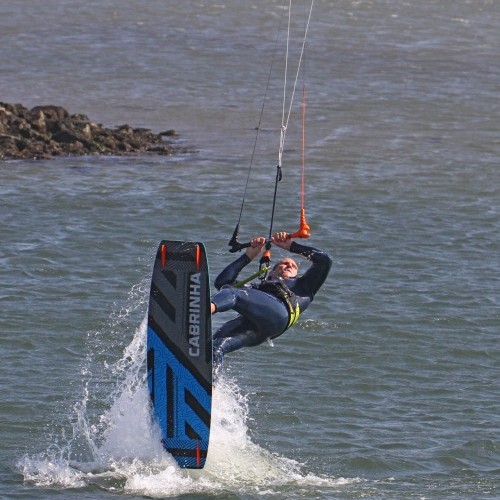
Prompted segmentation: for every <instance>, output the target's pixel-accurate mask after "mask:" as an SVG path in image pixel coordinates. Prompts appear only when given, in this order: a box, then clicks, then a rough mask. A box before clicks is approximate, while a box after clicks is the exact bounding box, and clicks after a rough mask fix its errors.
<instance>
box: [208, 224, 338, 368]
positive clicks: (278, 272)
mask: <svg viewBox="0 0 500 500" xmlns="http://www.w3.org/2000/svg"><path fill="white" fill-rule="evenodd" d="M271 241H272V243H273V244H274V245H276V246H278V247H280V248H283V249H285V250H288V251H289V252H291V253H293V254H299V255H302V256H304V257H306V258H307V259H309V260H311V262H312V265H311V266H310V267H309V269H308V270H307V271H306V272H305V273H304V274H303V275H302V276H298V265H297V263H296V262H295V260H294V259H292V258H290V257H286V258H284V259H281V260H280V261H279V262H278V263H277V264H276V265H275V266H274V267H273V268H272V270H271V271H270V272H269V276H268V278H267V279H266V280H265V281H263V282H262V283H260V284H258V285H256V284H252V285H250V286H245V287H242V288H239V287H234V286H232V285H234V284H235V282H236V278H237V277H238V274H239V273H240V272H241V270H242V269H243V268H244V267H245V266H247V265H248V264H249V263H250V262H251V261H252V260H253V259H255V258H256V257H257V256H258V255H259V254H260V252H261V251H262V249H263V248H264V246H265V244H266V239H265V238H264V237H262V236H258V237H255V238H253V239H252V240H251V245H250V246H249V247H248V248H247V249H246V252H245V253H244V254H243V255H241V256H240V257H239V258H238V259H236V260H235V261H234V262H232V263H231V264H229V265H228V266H227V267H226V268H225V269H224V270H223V271H222V272H221V273H220V274H219V276H217V278H216V280H215V286H216V288H217V289H218V290H219V292H218V293H216V294H215V295H214V296H213V297H212V303H211V311H212V314H214V313H218V312H224V311H228V310H234V311H236V312H237V313H238V316H237V317H236V318H234V319H232V320H230V321H228V322H227V323H225V324H223V325H222V326H221V327H220V328H219V329H218V330H217V331H216V332H215V334H214V336H213V348H214V362H215V364H216V366H219V365H220V364H221V362H222V358H223V356H224V355H225V354H226V353H228V352H232V351H236V350H237V349H241V348H242V347H250V346H256V345H259V344H261V343H262V342H264V341H265V340H267V339H274V338H276V337H278V336H280V335H281V334H282V333H284V332H285V331H286V330H288V328H290V327H291V326H292V325H293V324H294V323H295V322H296V321H297V319H298V317H299V315H300V314H301V313H302V312H303V311H304V310H305V309H307V307H308V306H309V304H310V303H311V302H312V300H313V298H314V296H315V294H316V292H317V291H318V290H319V289H320V287H321V285H322V284H323V283H324V281H325V280H326V277H327V276H328V272H329V271H330V268H331V265H332V260H331V259H330V257H329V256H328V254H326V253H325V252H323V251H321V250H318V249H316V248H313V247H310V246H306V245H302V244H299V243H297V242H296V241H294V240H292V239H291V238H290V237H289V235H288V234H287V233H285V232H279V233H275V234H274V235H273V236H272V238H271Z"/></svg>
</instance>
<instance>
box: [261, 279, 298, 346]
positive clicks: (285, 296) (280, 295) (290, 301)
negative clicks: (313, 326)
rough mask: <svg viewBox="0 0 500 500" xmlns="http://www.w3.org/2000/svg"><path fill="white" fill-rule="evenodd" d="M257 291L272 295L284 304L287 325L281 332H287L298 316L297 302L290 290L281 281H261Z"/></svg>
mask: <svg viewBox="0 0 500 500" xmlns="http://www.w3.org/2000/svg"><path fill="white" fill-rule="evenodd" d="M257 289H258V290H261V291H262V292H266V293H269V294H271V295H274V296H275V297H276V298H277V299H279V300H281V302H283V304H285V306H286V308H287V309H288V324H287V326H286V328H285V330H283V331H286V330H288V329H289V328H290V327H291V326H292V325H293V324H294V323H296V322H297V320H298V319H299V316H300V306H299V300H298V299H297V296H296V295H295V294H294V293H293V292H292V291H291V290H290V288H288V287H287V286H286V285H285V284H284V283H283V282H282V281H263V282H262V283H261V284H260V285H259V286H258V287H257ZM281 333H283V332H281ZM280 335H281V334H280ZM276 337H277V335H276Z"/></svg>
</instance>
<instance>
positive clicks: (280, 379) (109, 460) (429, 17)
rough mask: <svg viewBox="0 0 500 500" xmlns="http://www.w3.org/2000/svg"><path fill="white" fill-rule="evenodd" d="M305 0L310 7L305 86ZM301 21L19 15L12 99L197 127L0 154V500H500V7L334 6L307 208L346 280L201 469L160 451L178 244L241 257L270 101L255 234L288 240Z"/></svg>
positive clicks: (230, 421)
mask: <svg viewBox="0 0 500 500" xmlns="http://www.w3.org/2000/svg"><path fill="white" fill-rule="evenodd" d="M287 5H288V2H286V6H287ZM308 6H309V3H308V2H300V3H299V2H293V9H292V21H293V22H292V31H291V42H290V68H289V70H290V75H293V74H294V72H295V70H296V65H297V61H298V57H299V53H300V44H301V32H302V30H303V28H304V14H305V12H306V11H307V7H308ZM287 13H288V12H287V9H286V8H283V5H282V3H281V2H277V1H257V0H252V1H243V0H234V1H232V2H225V3H224V2H210V1H203V2H202V1H191V0H187V1H186V0H185V1H183V2H176V3H174V2H169V1H165V0H150V1H148V2H139V1H136V0H131V1H129V2H118V1H117V0H100V1H90V0H88V1H83V0H64V1H63V0H47V1H44V2H32V1H28V0H9V1H7V2H2V3H1V4H0V45H1V47H2V49H1V51H0V101H5V102H20V103H23V104H25V105H26V106H35V105H39V104H57V105H62V106H65V107H66V108H67V109H68V110H69V111H70V112H72V113H77V112H82V113H86V114H88V115H89V116H90V117H91V118H92V119H93V120H95V121H98V122H101V123H103V124H105V125H107V126H114V125H121V124H123V123H129V124H131V125H133V126H144V127H148V128H152V129H153V130H154V131H157V132H159V131H162V130H165V129H166V128H175V129H176V130H177V131H178V132H179V134H180V137H179V142H180V143H181V144H183V145H190V146H192V148H193V152H192V153H191V154H187V155H182V156H178V157H170V158H156V157H152V156H139V157H131V158H113V157H107V158H98V157H90V158H58V159H54V160H48V161H40V162H27V161H9V162H3V163H1V164H0V203H1V214H2V215H1V217H0V235H1V242H2V243H1V246H0V249H1V250H0V263H1V267H0V285H1V286H0V311H1V314H0V345H1V352H2V365H1V368H0V385H1V394H2V397H1V399H0V432H1V448H0V477H1V481H0V498H6V499H16V498H19V499H27V498H28V499H29V498H36V499H45V498H65V499H66V498H69V499H71V498H78V499H82V498H85V499H92V500H94V499H104V498H117V497H123V498H183V499H187V498H217V499H254V498H276V499H281V498H283V499H285V498H286V499H288V498H324V499H357V498H369V499H403V498H404V499H449V498H457V499H493V498H498V497H500V451H499V430H500V417H499V415H500V396H499V382H500V369H499V367H500V352H499V340H498V338H499V333H500V332H499V330H500V313H499V310H500V304H499V302H500V259H499V255H500V236H499V235H500V171H499V159H500V140H499V137H500V126H499V123H500V121H499V117H500V104H499V102H500V101H499V99H498V97H499V92H500V85H499V82H500V60H499V58H498V47H499V46H500V34H499V33H500V31H499V30H498V26H499V24H500V4H499V3H498V2H496V1H489V0H476V1H474V2H470V1H465V0H454V1H452V0H440V1H437V0H434V1H433V0H423V1H421V2H418V3H417V2H411V3H410V2H403V1H400V0H397V1H388V0H372V1H354V0H339V1H326V0H325V1H318V0H316V2H315V4H314V10H313V14H312V18H311V24H310V28H309V36H308V40H307V44H306V51H305V59H304V68H305V70H304V73H302V72H301V75H300V86H301V85H302V80H303V79H305V82H306V86H307V96H308V101H307V103H308V105H307V113H306V117H307V120H306V124H307V125H306V144H307V148H306V193H305V195H306V209H307V214H308V222H309V224H310V225H311V227H312V237H311V240H310V243H311V244H312V245H314V246H316V247H320V248H323V249H325V250H326V251H328V252H329V253H330V254H331V256H332V259H333V262H334V265H333V269H332V273H331V275H330V277H329V279H328V281H327V282H326V283H325V285H324V287H323V288H322V290H321V292H320V293H319V294H318V295H317V297H316V299H315V301H314V303H313V304H312V305H311V307H310V309H309V310H308V311H307V312H306V313H304V315H303V316H302V317H301V320H300V321H299V323H297V324H296V325H295V326H294V327H293V329H292V330H290V331H289V332H287V333H286V334H285V335H284V336H282V337H280V338H279V339H277V340H276V341H275V342H274V346H270V345H268V344H265V345H262V346H259V347H256V348H252V349H246V350H241V351H238V352H236V353H232V354H230V355H228V356H227V357H226V359H225V366H224V373H223V375H222V377H221V379H220V382H219V384H218V385H217V386H216V388H215V392H214V410H213V411H214V414H213V421H214V422H213V436H212V440H211V446H210V450H209V456H208V463H207V467H206V469H204V470H203V471H183V470H179V469H178V468H177V467H176V465H175V463H174V462H173V460H172V459H171V458H170V457H169V456H168V455H167V454H165V453H163V451H162V449H161V446H160V445H159V439H158V430H157V429H156V428H155V426H154V425H152V424H151V420H150V415H149V409H148V396H147V389H146V379H145V359H144V358H145V353H144V344H145V318H146V314H147V302H148V293H149V279H150V274H151V269H152V263H153V258H154V253H155V250H156V246H157V244H158V241H159V240H160V239H162V238H172V239H199V240H202V241H204V242H205V243H206V246H207V250H208V253H209V261H210V267H211V272H212V276H213V277H215V276H216V274H217V273H218V272H219V271H220V270H221V269H222V268H223V267H224V265H225V264H226V263H227V262H229V260H230V259H231V258H233V256H232V255H230V254H228V252H227V250H226V248H227V247H226V244H227V240H228V239H229V237H230V235H231V232H232V230H233V227H234V225H235V223H236V221H237V218H238V213H239V208H240V203H241V197H242V194H243V189H244V184H245V181H246V176H247V171H248V165H249V162H250V158H251V155H252V148H253V144H254V139H255V127H256V126H257V125H258V123H259V116H260V112H261V108H262V103H263V99H264V95H266V100H265V110H264V113H263V117H262V126H261V131H260V134H259V141H258V148H257V149H256V153H255V158H254V162H253V167H252V172H251V176H250V182H249V189H248V192H247V197H246V204H245V210H244V212H243V219H242V228H241V239H242V240H244V239H246V238H249V237H250V236H253V235H255V234H265V233H266V232H267V230H268V226H269V218H270V208H271V205H270V204H271V196H272V190H273V187H274V176H275V168H276V162H277V159H278V145H279V130H280V125H281V111H282V96H283V89H282V87H281V86H282V78H283V70H284V57H283V43H284V37H283V36H282V35H280V36H278V37H277V32H278V29H280V28H283V26H284V25H283V22H284V20H286V18H287ZM280 33H281V31H280ZM276 40H278V44H277V45H278V46H279V47H280V49H279V51H278V52H276V55H274V54H275V52H274V47H275V44H276ZM273 60H274V63H273V71H272V73H271V78H270V79H269V88H268V90H267V93H266V83H267V79H268V75H269V74H270V73H269V72H270V67H271V63H272V61H273ZM292 80H293V77H292V76H290V77H289V80H288V84H289V85H288V88H287V96H288V97H289V95H290V85H291V83H292ZM299 94H300V92H299ZM300 121H301V120H300V96H299V95H298V96H296V100H295V104H294V106H293V107H292V114H291V119H290V122H289V128H288V130H287V141H286V144H285V150H284V155H283V181H282V182H281V183H280V184H279V188H278V207H277V212H276V220H275V227H276V229H281V228H284V229H286V230H294V229H295V228H296V225H297V221H298V208H299V206H300V157H301V130H300ZM273 255H274V258H277V257H278V256H280V255H282V253H281V252H279V251H274V252H273ZM300 264H301V268H305V267H307V264H306V263H305V262H303V263H302V262H301V263H300ZM252 270H253V268H252ZM229 317H230V315H229V314H228V315H224V316H223V315H220V316H215V318H214V321H215V326H217V325H218V324H220V322H222V321H224V320H226V319H228V318H229Z"/></svg>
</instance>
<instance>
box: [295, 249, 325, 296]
mask: <svg viewBox="0 0 500 500" xmlns="http://www.w3.org/2000/svg"><path fill="white" fill-rule="evenodd" d="M290 252H292V253H297V254H300V255H303V256H304V257H306V258H307V259H309V260H310V261H312V266H311V267H310V268H309V269H308V270H307V271H306V272H305V273H304V274H303V275H302V276H301V277H300V278H299V279H298V282H300V286H301V287H303V289H304V291H305V292H306V293H307V295H309V297H310V299H311V300H312V299H313V297H314V296H315V295H316V293H317V292H318V290H319V289H320V288H321V286H322V285H323V283H324V282H325V280H326V278H327V276H328V273H329V272H330V268H331V267H332V259H331V258H330V256H329V255H328V254H327V253H326V252H324V251H322V250H318V249H317V248H313V247H310V246H307V245H302V244H300V243H297V242H295V241H292V243H291V245H290Z"/></svg>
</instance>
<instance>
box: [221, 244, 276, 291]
mask: <svg viewBox="0 0 500 500" xmlns="http://www.w3.org/2000/svg"><path fill="white" fill-rule="evenodd" d="M250 243H251V245H250V246H249V247H248V248H247V249H246V252H245V253H244V254H243V255H241V256H240V257H238V258H237V259H236V260H235V261H234V262H232V263H231V264H229V265H228V266H227V267H226V268H224V269H223V270H222V271H221V273H220V274H219V276H217V278H215V288H217V290H220V289H221V288H222V287H223V286H224V285H232V284H233V283H235V282H236V278H237V277H238V275H239V274H240V272H241V270H242V269H243V268H244V267H245V266H247V265H248V264H250V262H252V260H253V259H255V257H257V255H259V253H260V252H261V250H262V248H263V246H264V244H265V243H266V239H265V238H264V237H263V236H257V237H256V238H253V239H252V240H251V242H250Z"/></svg>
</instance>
